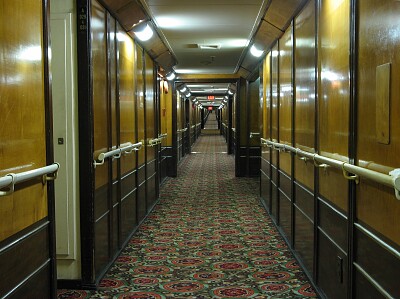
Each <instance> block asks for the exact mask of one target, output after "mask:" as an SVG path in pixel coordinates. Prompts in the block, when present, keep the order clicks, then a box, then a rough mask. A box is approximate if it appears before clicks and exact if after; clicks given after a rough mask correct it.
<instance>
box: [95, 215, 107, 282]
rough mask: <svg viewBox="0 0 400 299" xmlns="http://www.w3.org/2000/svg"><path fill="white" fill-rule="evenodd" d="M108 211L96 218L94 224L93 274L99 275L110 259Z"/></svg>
mask: <svg viewBox="0 0 400 299" xmlns="http://www.w3.org/2000/svg"><path fill="white" fill-rule="evenodd" d="M110 217H111V216H110V212H109V211H107V212H106V213H105V214H104V215H102V217H101V218H99V219H97V220H96V222H95V224H94V242H95V244H94V246H95V249H96V250H95V251H94V260H95V269H94V271H95V275H96V277H100V276H101V275H102V274H103V272H104V271H105V269H106V267H107V265H108V263H109V261H110V250H109V249H110V248H109V242H110V239H109V237H110V231H109V228H110V226H109V222H110Z"/></svg>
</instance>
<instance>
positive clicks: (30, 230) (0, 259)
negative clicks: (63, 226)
mask: <svg viewBox="0 0 400 299" xmlns="http://www.w3.org/2000/svg"><path fill="white" fill-rule="evenodd" d="M49 246H50V243H49V223H48V220H47V219H46V218H45V219H43V220H41V221H39V222H37V223H35V224H33V225H31V226H29V227H27V228H25V229H24V230H21V231H20V232H18V233H17V234H15V235H14V236H13V237H12V238H10V239H9V240H8V241H7V240H5V241H3V242H0V265H1V271H0V296H1V298H4V297H3V296H5V295H6V294H7V293H8V292H10V291H11V290H13V289H14V288H17V289H21V292H23V293H25V294H27V295H28V296H29V293H28V291H29V290H27V289H26V288H25V287H22V286H19V287H18V284H20V283H21V282H22V281H24V279H28V283H29V282H31V281H32V282H33V283H34V284H38V286H37V287H38V290H39V291H41V292H43V296H44V297H45V298H49V297H50V288H49V285H50V284H49V277H50V275H47V277H42V276H41V277H40V279H43V281H42V282H40V281H39V280H38V277H37V276H36V275H34V273H36V272H37V271H39V270H40V269H41V268H42V267H43V266H46V265H47V267H48V268H49V264H50V263H49V258H50V256H49ZM6 248H7V249H6ZM31 275H33V277H29V276H31ZM17 292H18V291H17ZM7 298H8V297H7ZM13 298H16V297H13ZM24 298H25V297H24ZM29 298H32V297H29Z"/></svg>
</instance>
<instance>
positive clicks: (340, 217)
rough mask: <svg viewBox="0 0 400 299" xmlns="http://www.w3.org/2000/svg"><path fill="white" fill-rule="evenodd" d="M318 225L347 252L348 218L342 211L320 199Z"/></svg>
mask: <svg viewBox="0 0 400 299" xmlns="http://www.w3.org/2000/svg"><path fill="white" fill-rule="evenodd" d="M318 204H319V209H318V211H319V215H318V226H319V227H320V229H321V230H323V231H324V233H325V234H326V235H327V236H328V237H329V238H330V239H332V240H333V241H334V242H335V243H336V244H337V246H339V248H340V249H341V250H342V251H343V252H347V246H348V240H347V218H346V216H345V215H344V214H343V213H341V212H340V211H338V210H336V209H335V208H334V207H332V206H330V205H329V204H328V203H326V202H325V201H324V200H322V199H319V200H318Z"/></svg>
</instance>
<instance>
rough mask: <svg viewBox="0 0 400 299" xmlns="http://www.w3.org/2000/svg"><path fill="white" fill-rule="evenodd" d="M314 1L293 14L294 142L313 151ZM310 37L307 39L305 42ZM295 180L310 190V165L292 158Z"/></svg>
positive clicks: (311, 166)
mask: <svg viewBox="0 0 400 299" xmlns="http://www.w3.org/2000/svg"><path fill="white" fill-rule="evenodd" d="M315 19H316V18H315V1H310V2H309V3H308V4H307V5H306V7H305V8H304V9H303V10H302V11H301V12H300V14H299V15H298V16H297V17H296V18H295V20H294V22H295V38H294V42H295V51H294V55H295V66H296V67H295V81H294V83H295V84H294V85H295V106H296V107H295V123H294V127H295V132H294V135H295V136H294V139H295V146H296V147H298V148H301V149H303V150H307V151H311V152H314V143H315V115H316V112H315V90H316V81H315V76H316V45H315V42H313V41H314V40H315V35H316V31H315ZM305 41H310V42H305ZM294 168H295V180H296V181H298V182H299V183H301V184H303V185H304V186H306V187H307V188H309V189H310V190H314V166H313V165H312V164H310V163H308V164H305V163H304V162H303V161H300V160H299V159H297V158H296V159H295V166H294Z"/></svg>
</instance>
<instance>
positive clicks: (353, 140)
mask: <svg viewBox="0 0 400 299" xmlns="http://www.w3.org/2000/svg"><path fill="white" fill-rule="evenodd" d="M357 17H358V1H356V0H350V16H349V18H350V28H349V29H350V37H349V38H350V61H349V65H350V123H349V162H350V163H352V164H354V163H355V161H356V159H357V117H358V115H357V65H358V42H357V37H358V36H357V32H358V30H359V28H358V23H357ZM356 30H357V31H356ZM356 196H357V194H356V184H355V182H354V181H349V197H348V211H349V212H348V229H347V235H348V248H347V252H348V257H349V262H348V269H347V271H348V282H347V285H348V289H347V296H348V298H353V296H354V294H355V292H354V283H355V281H354V276H355V274H354V271H355V269H354V267H353V264H354V260H355V254H356V248H355V246H356V245H355V243H356V240H355V229H354V222H355V220H356V218H357V216H356V214H357V210H356V209H357V206H356V198H357V197H356Z"/></svg>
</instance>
